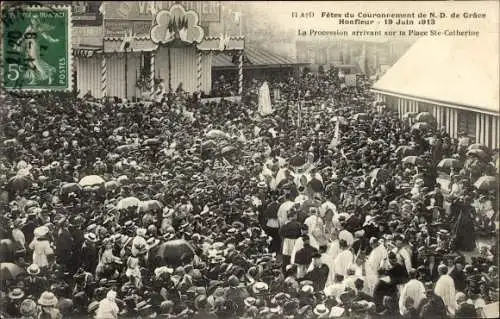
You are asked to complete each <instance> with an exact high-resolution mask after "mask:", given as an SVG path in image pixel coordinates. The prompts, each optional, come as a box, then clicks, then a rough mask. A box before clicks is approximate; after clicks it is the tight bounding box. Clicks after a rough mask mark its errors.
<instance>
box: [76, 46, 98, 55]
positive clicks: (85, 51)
mask: <svg viewBox="0 0 500 319" xmlns="http://www.w3.org/2000/svg"><path fill="white" fill-rule="evenodd" d="M102 52H103V48H102V47H85V46H79V47H75V48H73V55H74V56H78V57H84V58H90V57H92V56H93V55H94V54H97V53H102Z"/></svg>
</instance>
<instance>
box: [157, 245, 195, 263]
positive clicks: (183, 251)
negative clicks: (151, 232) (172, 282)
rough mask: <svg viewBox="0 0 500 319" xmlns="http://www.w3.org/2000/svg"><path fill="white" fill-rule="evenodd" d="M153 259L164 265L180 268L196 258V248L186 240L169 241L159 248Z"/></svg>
mask: <svg viewBox="0 0 500 319" xmlns="http://www.w3.org/2000/svg"><path fill="white" fill-rule="evenodd" d="M157 247H158V248H157V249H156V250H155V252H154V254H153V256H154V257H153V258H155V259H157V260H158V259H159V260H161V262H162V265H167V266H171V267H178V266H182V265H185V264H187V263H189V262H191V261H192V260H193V258H194V256H195V255H196V254H195V251H194V248H193V247H192V246H191V244H189V243H188V242H187V241H185V240H184V239H175V240H170V241H167V242H165V243H163V244H160V245H158V246H157Z"/></svg>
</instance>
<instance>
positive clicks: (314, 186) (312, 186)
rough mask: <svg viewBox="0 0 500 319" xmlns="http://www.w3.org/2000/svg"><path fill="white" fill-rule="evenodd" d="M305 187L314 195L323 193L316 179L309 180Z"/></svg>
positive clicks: (321, 185) (319, 182)
mask: <svg viewBox="0 0 500 319" xmlns="http://www.w3.org/2000/svg"><path fill="white" fill-rule="evenodd" d="M307 187H308V188H309V189H311V190H312V191H313V192H315V193H320V192H322V191H323V183H322V182H321V181H320V180H319V179H317V178H313V179H311V180H310V181H309V183H307Z"/></svg>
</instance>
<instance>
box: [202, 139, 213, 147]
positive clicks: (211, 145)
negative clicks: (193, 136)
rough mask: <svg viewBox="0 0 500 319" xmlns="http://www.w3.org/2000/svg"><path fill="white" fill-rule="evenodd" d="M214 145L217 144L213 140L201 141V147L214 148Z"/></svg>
mask: <svg viewBox="0 0 500 319" xmlns="http://www.w3.org/2000/svg"><path fill="white" fill-rule="evenodd" d="M216 146H217V143H216V142H215V141H213V140H208V141H203V142H202V143H201V147H202V148H215V147H216Z"/></svg>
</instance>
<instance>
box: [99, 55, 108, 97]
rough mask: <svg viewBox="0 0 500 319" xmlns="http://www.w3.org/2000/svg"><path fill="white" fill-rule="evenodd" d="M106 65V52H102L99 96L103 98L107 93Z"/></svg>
mask: <svg viewBox="0 0 500 319" xmlns="http://www.w3.org/2000/svg"><path fill="white" fill-rule="evenodd" d="M106 74H107V67H106V54H105V53H103V54H102V58H101V97H102V98H104V97H106V96H107V95H108V86H107V85H108V81H107V78H106Z"/></svg>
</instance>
